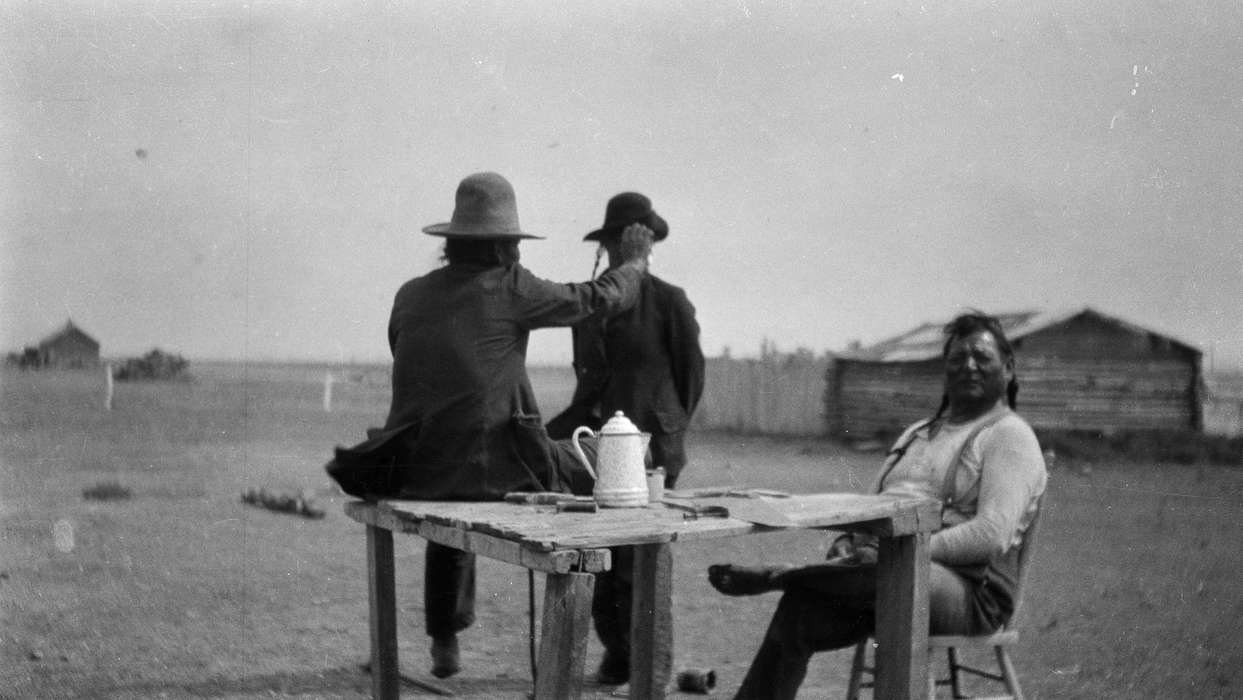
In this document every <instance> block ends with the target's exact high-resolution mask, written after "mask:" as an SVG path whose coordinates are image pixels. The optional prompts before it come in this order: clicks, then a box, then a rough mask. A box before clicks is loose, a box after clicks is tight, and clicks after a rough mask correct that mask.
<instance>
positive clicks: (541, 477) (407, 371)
mask: <svg viewBox="0 0 1243 700" xmlns="http://www.w3.org/2000/svg"><path fill="white" fill-rule="evenodd" d="M639 281H640V274H639V273H638V272H637V271H636V270H635V269H634V268H632V267H625V268H621V269H619V270H616V271H613V270H610V271H609V272H608V273H606V274H604V275H601V276H600V278H599V279H597V280H595V281H594V282H589V283H583V284H558V283H555V282H549V281H546V280H542V279H539V278H537V277H535V276H534V275H532V274H531V273H530V272H528V271H527V270H526V269H525V268H523V267H522V266H521V265H517V264H515V265H512V266H510V267H507V268H501V267H493V268H483V267H478V266H473V265H448V266H446V267H443V268H440V269H438V270H435V271H434V272H431V273H429V274H427V275H424V276H422V277H418V278H415V279H412V280H410V281H409V282H407V283H406V284H405V285H403V286H402V287H401V289H400V290H399V291H398V292H397V297H396V299H395V301H394V302H393V312H392V316H391V318H390V320H389V328H388V338H389V346H390V348H391V349H392V352H393V394H392V405H391V408H390V411H389V415H388V420H387V421H386V422H385V425H384V429H383V431H377V432H374V433H373V435H372V439H371V440H368V441H367V442H366V443H363V444H362V445H359V446H356V447H355V448H353V450H352V451H350V450H346V451H344V452H343V450H341V449H338V451H337V458H338V459H337V460H336V461H337V462H338V463H340V462H342V461H354V462H358V463H363V464H367V463H377V462H385V461H387V463H388V464H389V465H390V466H391V467H392V469H391V473H392V475H393V478H394V479H395V480H396V482H397V483H396V484H395V485H393V486H392V487H390V488H388V489H381V491H382V493H381V494H380V495H398V496H401V497H404V498H414V499H423V500H449V499H464V500H488V499H499V498H501V497H503V496H504V494H505V493H506V492H509V491H533V490H542V489H545V488H548V487H549V481H550V470H551V469H552V465H551V461H550V460H551V457H550V455H549V453H548V450H549V446H548V438H547V434H546V433H545V432H544V427H543V424H542V422H541V420H540V416H539V408H538V406H537V405H536V402H535V394H534V392H533V391H532V390H531V383H530V380H529V379H528V378H527V372H526V351H527V338H528V336H529V333H530V331H531V330H532V329H535V328H544V327H550V326H569V325H571V324H574V323H576V322H578V321H581V320H582V319H584V318H586V317H588V316H590V315H592V314H593V313H597V312H604V311H616V310H618V309H624V308H628V307H629V306H631V305H633V304H634V302H635V300H636V298H637V293H638V286H639ZM343 457H344V458H345V459H344V460H343ZM338 468H340V467H338ZM329 471H330V473H332V466H331V465H330V468H329ZM334 476H335V475H334ZM338 481H341V479H340V478H338ZM343 486H344V483H343ZM349 490H350V489H349V488H347V491H349ZM356 490H357V489H356ZM394 490H395V491H396V493H392V491H394Z"/></svg>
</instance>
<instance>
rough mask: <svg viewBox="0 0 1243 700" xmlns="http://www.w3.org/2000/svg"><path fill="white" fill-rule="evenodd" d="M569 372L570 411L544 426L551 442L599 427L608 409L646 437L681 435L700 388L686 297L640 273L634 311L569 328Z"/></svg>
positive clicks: (698, 353) (699, 356)
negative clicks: (571, 332) (571, 365)
mask: <svg viewBox="0 0 1243 700" xmlns="http://www.w3.org/2000/svg"><path fill="white" fill-rule="evenodd" d="M574 370H575V375H576V377H577V379H578V385H577V387H576V389H575V392H574V398H573V400H572V401H571V403H570V407H569V408H567V409H566V410H565V411H564V412H562V413H561V414H560V415H558V416H557V417H556V418H554V419H553V420H552V421H550V422H549V427H548V429H549V432H550V433H552V434H553V435H554V436H560V435H562V434H568V432H572V431H573V429H574V427H576V426H577V425H580V424H581V425H588V426H590V427H593V428H595V427H599V423H600V421H602V420H608V418H609V417H610V416H611V415H612V414H613V412H614V411H622V412H624V413H625V414H626V417H628V418H630V420H632V421H633V422H634V424H635V425H637V426H638V427H639V429H640V430H644V431H646V432H650V433H653V434H657V435H659V434H674V433H678V432H681V431H683V430H685V429H686V427H687V424H688V423H689V422H690V419H691V415H692V414H693V413H694V412H695V407H696V406H697V405H698V404H699V399H700V397H701V396H702V395H703V386H704V357H703V352H702V350H701V349H700V346H699V324H698V323H697V322H696V321H695V307H694V306H692V305H691V302H690V300H689V299H688V298H687V296H686V292H685V291H683V290H682V289H681V288H680V287H677V286H675V285H672V284H669V283H668V282H665V281H664V280H662V279H660V278H658V277H655V276H653V275H650V274H649V275H645V276H644V278H643V282H642V284H641V285H640V288H639V300H638V301H637V302H636V303H635V305H634V306H632V307H630V308H629V309H625V310H622V311H617V312H605V313H602V314H598V315H596V316H593V317H591V318H588V319H586V320H584V321H582V322H581V323H578V324H576V325H575V326H574Z"/></svg>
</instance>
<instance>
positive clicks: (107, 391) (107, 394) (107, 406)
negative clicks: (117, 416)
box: [104, 362, 112, 411]
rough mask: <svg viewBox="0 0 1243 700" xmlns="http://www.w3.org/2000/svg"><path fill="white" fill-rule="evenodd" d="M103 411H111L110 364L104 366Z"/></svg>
mask: <svg viewBox="0 0 1243 700" xmlns="http://www.w3.org/2000/svg"><path fill="white" fill-rule="evenodd" d="M104 410H105V411H111V410H112V363H111V362H109V363H106V364H105V365H104Z"/></svg>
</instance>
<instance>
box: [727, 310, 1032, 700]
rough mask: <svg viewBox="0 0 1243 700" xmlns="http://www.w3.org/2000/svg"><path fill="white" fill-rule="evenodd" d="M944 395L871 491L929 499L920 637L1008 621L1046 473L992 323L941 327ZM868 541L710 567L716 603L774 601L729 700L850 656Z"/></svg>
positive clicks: (868, 608) (872, 562) (984, 629)
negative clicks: (776, 597)
mask: <svg viewBox="0 0 1243 700" xmlns="http://www.w3.org/2000/svg"><path fill="white" fill-rule="evenodd" d="M942 358H943V361H944V366H945V393H944V397H943V399H942V403H941V408H940V409H939V410H938V411H937V413H936V415H934V416H933V417H932V418H931V419H929V420H925V421H920V422H919V423H916V424H915V425H912V426H911V427H909V428H907V430H906V431H905V432H904V433H903V434H902V436H901V437H900V438H899V439H898V441H897V442H896V443H895V444H894V447H893V449H892V450H890V452H889V455H888V457H887V458H886V460H885V463H884V465H883V466H882V468H881V470H880V474H879V475H878V477H877V479H876V481H875V483H874V484H873V489H872V491H873V492H875V493H883V494H900V495H917V496H923V497H928V498H936V499H938V500H940V501H941V502H942V504H943V509H942V516H941V529H940V530H938V531H937V532H935V533H934V534H933V535H932V538H931V544H930V546H929V549H930V556H931V558H932V570H931V575H930V577H929V613H930V620H929V628H930V630H931V632H932V633H933V634H964V635H968V634H970V635H974V634H984V633H989V632H993V631H995V630H997V629H999V628H1000V627H1001V626H1002V625H1004V624H1005V623H1006V621H1007V620H1008V619H1009V618H1010V615H1011V614H1012V613H1013V611H1014V603H1015V597H1016V593H1017V585H1018V559H1019V549H1020V547H1019V544H1020V543H1021V541H1022V537H1023V533H1024V532H1025V531H1026V530H1027V528H1028V526H1029V525H1030V524H1031V522H1032V519H1033V518H1034V517H1035V514H1036V508H1037V504H1038V501H1039V499H1040V496H1041V495H1042V494H1043V493H1044V489H1045V484H1046V480H1047V474H1046V470H1045V464H1044V458H1043V455H1042V454H1041V451H1040V445H1039V444H1038V443H1037V441H1036V436H1035V433H1033V432H1032V429H1031V427H1030V426H1029V425H1028V424H1027V422H1026V421H1024V420H1023V419H1022V418H1020V417H1019V416H1018V415H1017V414H1016V413H1014V410H1013V409H1014V407H1015V402H1016V396H1017V393H1018V382H1017V380H1016V378H1015V372H1014V352H1013V349H1012V348H1011V346H1010V342H1009V341H1008V340H1007V339H1006V336H1005V333H1004V331H1003V330H1002V327H1001V324H1000V323H998V322H997V320H996V319H994V318H992V317H990V316H986V315H983V314H978V313H971V314H965V315H962V316H959V317H958V318H956V319H954V320H953V321H952V322H950V323H949V324H948V325H947V326H946V327H945V345H944V348H943V351H942ZM876 552H877V549H876V539H875V537H872V536H867V535H861V534H854V535H843V536H841V537H839V538H837V540H835V541H834V542H833V544H832V545H831V546H830V548H829V556H828V560H827V561H825V562H824V563H822V564H813V565H810V566H801V567H784V566H778V567H744V566H735V565H729V564H717V565H714V566H711V567H709V570H708V579H709V581H710V582H711V583H712V585H713V586H714V587H715V588H716V589H717V590H719V591H721V592H722V593H726V594H728V595H754V594H758V593H764V592H767V591H777V590H779V591H783V595H782V597H781V602H780V603H779V604H778V606H777V610H776V612H775V613H774V614H773V618H772V621H771V622H770V623H769V626H768V630H767V632H766V633H765V635H764V640H763V642H762V643H761V645H760V649H759V651H758V652H757V653H756V656H755V659H754V660H753V661H752V662H751V667H750V669H749V670H748V672H747V675H746V678H744V679H743V682H742V686H741V687H740V688H739V689H738V693H737V695H735V697H736V698H739V699H748V700H751V699H756V698H773V699H774V700H776V699H792V698H794V697H795V696H796V695H797V693H798V688H799V686H800V685H801V684H802V682H803V678H804V676H805V675H806V674H807V664H808V661H809V660H810V659H811V656H812V654H814V653H815V652H818V651H827V650H830V649H842V648H845V647H849V646H853V645H855V644H857V643H858V642H860V641H861V640H863V639H865V638H866V637H867V636H868V635H869V634H871V633H872V632H873V629H874V627H875V622H876V609H875V601H876V582H877V576H876V558H877V557H876Z"/></svg>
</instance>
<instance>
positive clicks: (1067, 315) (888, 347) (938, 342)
mask: <svg viewBox="0 0 1243 700" xmlns="http://www.w3.org/2000/svg"><path fill="white" fill-rule="evenodd" d="M1082 315H1090V316H1092V317H1093V318H1096V319H1097V320H1099V321H1101V322H1103V323H1107V324H1110V325H1114V326H1117V327H1120V328H1123V329H1125V330H1127V331H1130V332H1132V333H1142V334H1145V335H1157V336H1160V337H1162V338H1165V339H1166V340H1169V341H1170V342H1172V343H1174V344H1175V345H1178V346H1179V347H1181V348H1183V349H1184V350H1186V351H1188V352H1191V353H1194V354H1195V355H1196V356H1199V355H1201V354H1202V353H1201V351H1200V350H1199V349H1198V348H1196V347H1195V346H1194V345H1191V344H1190V343H1188V342H1185V341H1183V340H1180V339H1178V338H1175V337H1173V336H1171V335H1169V334H1168V333H1162V332H1159V331H1155V330H1153V329H1151V328H1145V327H1143V326H1140V325H1138V324H1135V323H1131V322H1130V321H1126V320H1123V319H1121V318H1118V317H1116V316H1110V315H1108V314H1103V313H1101V312H1099V311H1097V310H1095V309H1093V308H1091V307H1087V306H1081V307H1076V308H1072V309H1061V310H1056V311H1047V310H1046V311H1018V312H1011V313H999V314H993V316H995V317H996V318H997V320H998V321H1000V322H1001V327H1002V329H1003V330H1004V331H1005V332H1006V337H1007V338H1009V339H1010V340H1011V341H1015V340H1018V339H1020V338H1022V337H1024V336H1028V335H1031V334H1033V333H1036V332H1038V331H1042V330H1045V329H1048V328H1052V327H1053V326H1057V325H1060V324H1062V323H1066V322H1067V321H1070V320H1071V319H1073V318H1077V317H1079V316H1082ZM947 322H948V321H939V322H934V321H929V322H925V323H922V324H920V325H918V326H916V327H915V328H912V329H911V330H908V331H906V332H904V333H901V334H899V335H896V336H893V337H891V338H887V339H885V340H882V341H880V342H878V343H875V344H873V345H869V346H867V347H864V348H859V349H857V350H849V351H846V352H843V353H840V354H839V355H838V358H839V359H844V360H856V361H861V362H923V361H927V360H933V359H937V358H940V357H941V348H942V346H943V344H944V343H945V339H944V336H942V335H941V329H942V328H944V326H945V324H946V323H947Z"/></svg>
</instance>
